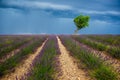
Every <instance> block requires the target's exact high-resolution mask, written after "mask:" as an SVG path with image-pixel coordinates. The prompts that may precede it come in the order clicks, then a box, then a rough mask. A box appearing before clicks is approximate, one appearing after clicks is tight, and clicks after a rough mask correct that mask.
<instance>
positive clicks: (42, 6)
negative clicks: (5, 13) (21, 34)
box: [0, 1, 120, 16]
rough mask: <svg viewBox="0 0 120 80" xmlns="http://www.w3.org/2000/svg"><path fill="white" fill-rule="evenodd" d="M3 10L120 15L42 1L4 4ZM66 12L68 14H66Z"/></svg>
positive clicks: (118, 13) (109, 11)
mask: <svg viewBox="0 0 120 80" xmlns="http://www.w3.org/2000/svg"><path fill="white" fill-rule="evenodd" d="M0 7H3V8H16V9H22V10H26V9H27V10H33V9H34V10H45V11H46V10H47V11H50V10H51V11H53V12H55V11H58V10H59V12H60V11H61V13H62V11H63V13H64V14H66V13H70V14H73V15H76V14H80V13H83V14H99V15H117V16H119V15H120V11H114V10H107V11H105V10H104V11H102V10H101V11H99V10H88V9H79V8H76V7H73V6H70V5H63V4H56V3H50V2H40V1H10V2H7V1H6V2H3V4H2V6H0ZM64 11H66V12H64Z"/></svg>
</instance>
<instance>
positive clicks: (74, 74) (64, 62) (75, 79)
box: [57, 37, 89, 80]
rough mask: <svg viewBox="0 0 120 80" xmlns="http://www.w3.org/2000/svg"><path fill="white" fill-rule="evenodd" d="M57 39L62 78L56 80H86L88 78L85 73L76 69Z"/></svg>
mask: <svg viewBox="0 0 120 80" xmlns="http://www.w3.org/2000/svg"><path fill="white" fill-rule="evenodd" d="M57 39H58V44H59V48H60V52H61V55H60V56H59V61H60V68H61V70H62V76H60V77H58V80H88V79H89V78H88V77H87V76H86V73H85V72H84V71H83V70H82V69H78V67H77V65H76V64H75V63H74V61H73V58H72V57H71V56H70V55H69V52H68V51H67V50H66V48H65V47H64V46H63V44H62V43H61V40H60V39H59V37H57Z"/></svg>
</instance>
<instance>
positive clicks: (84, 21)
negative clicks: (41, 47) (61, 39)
mask: <svg viewBox="0 0 120 80" xmlns="http://www.w3.org/2000/svg"><path fill="white" fill-rule="evenodd" d="M89 19H90V17H89V16H83V15H80V16H77V17H76V18H74V23H75V25H76V27H77V30H80V29H82V28H85V27H87V26H88V25H89V24H88V22H89Z"/></svg>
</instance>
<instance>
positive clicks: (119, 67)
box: [73, 39, 120, 74]
mask: <svg viewBox="0 0 120 80" xmlns="http://www.w3.org/2000/svg"><path fill="white" fill-rule="evenodd" d="M73 40H74V41H75V42H76V43H77V44H79V45H80V46H81V48H84V49H86V50H88V51H89V52H92V53H93V54H94V55H95V56H97V57H99V58H100V59H101V60H103V61H104V62H105V64H106V65H111V66H112V67H113V68H114V70H115V71H116V72H118V73H119V74H120V61H119V60H117V59H115V58H113V57H111V56H110V55H107V53H105V52H104V51H98V50H96V49H93V48H92V47H90V46H88V45H85V44H83V43H80V42H79V41H77V40H75V39H73Z"/></svg>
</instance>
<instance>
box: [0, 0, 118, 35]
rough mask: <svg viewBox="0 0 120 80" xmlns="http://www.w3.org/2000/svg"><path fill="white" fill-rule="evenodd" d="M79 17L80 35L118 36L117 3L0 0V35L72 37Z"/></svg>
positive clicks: (115, 0) (106, 0)
mask: <svg viewBox="0 0 120 80" xmlns="http://www.w3.org/2000/svg"><path fill="white" fill-rule="evenodd" d="M80 14H82V15H89V16H90V22H89V27H88V28H84V29H81V30H80V31H79V33H80V34H120V26H119V25H120V0H0V34H73V33H74V30H75V29H76V26H75V24H74V22H73V19H74V18H75V17H76V16H78V15H80Z"/></svg>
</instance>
